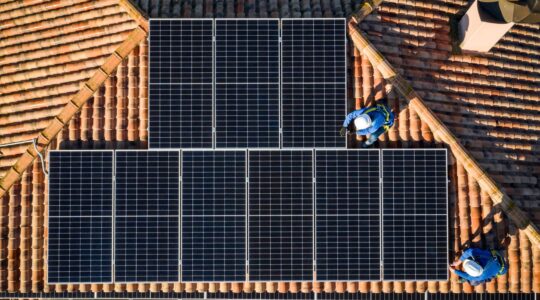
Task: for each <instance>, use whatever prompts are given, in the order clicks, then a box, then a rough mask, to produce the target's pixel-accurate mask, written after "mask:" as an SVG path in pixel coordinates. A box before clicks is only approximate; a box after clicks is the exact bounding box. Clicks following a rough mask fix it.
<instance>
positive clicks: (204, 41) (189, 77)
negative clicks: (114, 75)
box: [148, 19, 213, 84]
mask: <svg viewBox="0 0 540 300" xmlns="http://www.w3.org/2000/svg"><path fill="white" fill-rule="evenodd" d="M212 27H213V20H212V19H206V20H194V19H176V20H168V19H167V20H165V19H163V20H158V19H152V20H150V35H149V45H148V47H149V50H150V51H149V57H148V59H149V68H150V69H149V75H150V78H149V79H150V84H179V83H182V84H206V83H212V59H213V55H212V44H213V42H212V35H213V28H212Z"/></svg>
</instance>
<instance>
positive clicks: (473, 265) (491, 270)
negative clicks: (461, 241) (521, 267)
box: [450, 248, 508, 286]
mask: <svg viewBox="0 0 540 300" xmlns="http://www.w3.org/2000/svg"><path fill="white" fill-rule="evenodd" d="M459 265H463V271H460V270H458V269H457V267H458V266H459ZM450 271H451V272H452V273H455V274H456V275H458V276H459V277H460V282H468V283H469V284H470V285H472V286H475V285H479V284H482V283H484V282H489V281H491V280H492V279H493V278H495V277H497V276H500V275H504V274H506V272H507V271H508V264H507V263H506V262H505V260H504V256H503V253H502V252H501V251H499V250H484V249H479V248H469V249H467V250H465V251H464V252H463V254H462V255H461V257H460V258H459V259H458V260H456V261H455V262H453V263H452V264H451V265H450Z"/></svg>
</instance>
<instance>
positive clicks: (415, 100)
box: [349, 22, 540, 248]
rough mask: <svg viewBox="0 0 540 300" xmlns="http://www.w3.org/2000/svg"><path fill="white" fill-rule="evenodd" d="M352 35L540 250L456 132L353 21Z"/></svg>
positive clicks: (521, 216) (536, 236)
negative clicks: (436, 114) (459, 139)
mask: <svg viewBox="0 0 540 300" xmlns="http://www.w3.org/2000/svg"><path fill="white" fill-rule="evenodd" d="M349 35H350V37H351V39H352V41H353V43H354V45H355V47H356V48H358V50H359V51H360V52H361V53H362V54H363V55H365V56H366V57H367V58H368V59H369V61H370V62H371V64H372V65H373V67H374V68H377V70H379V72H381V74H382V75H383V77H384V79H385V80H387V81H388V82H389V83H390V84H392V86H393V87H394V88H395V89H396V91H397V92H398V93H399V94H400V95H401V96H403V98H405V99H406V100H407V101H408V103H409V107H410V108H411V109H413V110H415V111H416V113H417V114H418V116H419V117H420V119H421V120H422V121H423V122H425V123H426V124H427V125H428V126H429V128H430V129H431V131H432V132H433V134H434V135H436V136H438V137H439V138H440V139H441V140H442V141H443V142H445V143H446V144H448V146H449V147H450V149H451V150H452V153H453V154H454V156H455V157H456V158H457V159H458V160H459V161H460V162H461V164H463V167H464V168H465V170H467V172H468V173H469V174H470V175H471V176H472V177H473V178H476V181H477V182H478V185H479V186H480V187H481V188H482V190H484V191H485V192H487V193H488V194H489V196H490V198H491V200H492V201H493V203H494V204H495V205H496V206H500V207H501V208H502V210H503V211H504V212H505V214H506V215H507V216H508V217H509V218H510V219H511V220H512V221H513V222H514V223H515V224H516V226H517V227H518V228H519V229H520V230H522V231H523V232H524V233H525V234H526V235H527V236H528V237H529V240H530V241H531V243H532V244H534V245H535V246H536V247H539V248H540V231H539V229H538V227H537V226H536V225H535V224H534V223H532V222H531V220H530V218H529V217H528V216H527V215H526V214H525V213H524V212H523V210H521V209H520V208H519V207H518V205H517V204H516V203H515V202H514V201H513V200H512V199H511V198H510V197H509V196H508V195H506V194H505V193H504V192H503V191H502V190H501V188H500V187H499V186H498V185H497V184H496V183H495V181H494V180H493V179H491V177H490V176H489V175H488V174H487V173H486V172H485V171H484V170H483V169H482V168H481V167H480V165H479V164H478V162H477V161H476V160H475V159H474V158H473V157H472V156H471V155H470V154H469V153H468V151H467V150H466V149H465V148H464V147H463V145H461V143H460V142H459V141H458V139H457V138H456V137H455V136H454V135H453V134H452V132H451V131H450V130H449V129H448V128H447V127H446V126H445V125H444V124H443V123H442V121H440V120H439V119H438V118H437V116H435V114H434V113H433V111H431V109H430V108H429V107H428V106H427V105H426V104H425V102H424V101H423V100H422V98H420V96H419V95H418V94H417V93H416V92H415V91H414V89H413V88H412V86H411V85H410V84H409V83H408V82H407V81H406V80H405V79H404V78H403V77H402V76H401V75H400V74H398V73H397V72H396V71H395V70H394V68H393V67H392V66H391V65H390V63H388V61H386V59H385V58H384V57H383V56H382V55H381V53H379V52H378V51H377V49H376V48H375V47H374V46H373V45H372V44H371V43H370V42H369V41H368V39H367V38H366V36H365V35H364V34H362V32H361V31H360V29H359V28H358V27H357V24H356V25H355V24H354V23H353V22H349Z"/></svg>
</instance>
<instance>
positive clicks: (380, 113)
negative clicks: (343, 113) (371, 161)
mask: <svg viewBox="0 0 540 300" xmlns="http://www.w3.org/2000/svg"><path fill="white" fill-rule="evenodd" d="M352 125H354V126H352ZM392 125H394V113H393V112H392V111H391V110H390V108H388V105H387V100H386V99H382V100H380V101H378V103H377V104H376V105H375V106H370V107H365V108H362V109H359V110H355V111H353V112H351V113H350V114H348V115H347V117H346V118H345V121H343V127H342V128H341V130H340V132H339V133H340V135H341V136H345V135H346V134H347V133H352V132H354V131H356V134H358V135H368V134H369V138H368V139H367V140H366V141H365V142H364V143H362V148H367V147H369V146H371V145H373V143H375V141H377V139H378V138H379V136H380V135H381V134H383V133H385V132H387V131H388V129H390V127H392ZM349 127H351V128H350V129H349Z"/></svg>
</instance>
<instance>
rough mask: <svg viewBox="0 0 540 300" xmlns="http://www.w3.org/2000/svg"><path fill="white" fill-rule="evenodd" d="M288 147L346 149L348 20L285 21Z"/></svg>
mask: <svg viewBox="0 0 540 300" xmlns="http://www.w3.org/2000/svg"><path fill="white" fill-rule="evenodd" d="M282 27H283V28H282V34H281V35H282V40H283V42H282V46H281V52H282V71H281V72H282V92H281V94H282V106H283V109H282V110H283V117H282V119H283V120H282V122H283V125H282V126H283V148H298V147H308V148H310V147H315V148H325V147H330V148H334V147H345V146H346V139H345V138H343V137H340V136H339V135H338V134H336V132H337V131H338V130H339V128H340V124H341V123H342V122H343V118H344V117H345V113H346V106H345V105H346V99H347V97H346V96H347V95H346V72H347V68H346V62H345V56H346V53H345V51H346V50H345V49H346V47H345V45H346V30H345V19H283V20H282Z"/></svg>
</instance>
